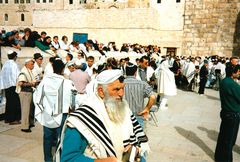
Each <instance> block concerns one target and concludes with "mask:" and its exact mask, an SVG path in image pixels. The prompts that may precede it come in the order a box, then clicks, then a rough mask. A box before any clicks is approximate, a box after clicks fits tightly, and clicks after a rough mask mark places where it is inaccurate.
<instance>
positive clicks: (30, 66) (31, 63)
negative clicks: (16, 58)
mask: <svg viewBox="0 0 240 162" xmlns="http://www.w3.org/2000/svg"><path fill="white" fill-rule="evenodd" d="M34 63H35V61H34V60H33V59H27V60H25V67H26V68H27V69H30V70H32V69H33V68H34Z"/></svg>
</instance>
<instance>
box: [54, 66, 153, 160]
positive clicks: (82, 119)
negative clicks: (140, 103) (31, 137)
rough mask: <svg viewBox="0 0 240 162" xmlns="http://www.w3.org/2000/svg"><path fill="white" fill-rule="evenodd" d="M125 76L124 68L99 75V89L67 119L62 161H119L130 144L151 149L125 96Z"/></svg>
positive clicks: (62, 146)
mask: <svg viewBox="0 0 240 162" xmlns="http://www.w3.org/2000/svg"><path fill="white" fill-rule="evenodd" d="M123 80H124V77H123V76H122V73H121V70H105V71H103V72H101V73H100V74H99V75H98V76H97V78H96V81H97V84H98V85H97V89H96V93H95V94H93V95H91V96H90V97H89V98H88V99H87V100H86V101H85V102H84V104H83V105H82V106H80V107H79V108H78V109H77V110H76V111H75V112H73V113H71V114H70V116H69V117H68V118H67V120H66V124H65V131H63V132H64V134H63V135H62V140H61V147H59V148H60V149H59V150H58V152H61V162H64V161H67V162H70V161H79V162H119V161H124V160H123V154H124V153H125V152H127V151H128V150H130V148H131V149H132V150H133V148H141V149H139V150H141V151H140V154H141V153H144V152H145V151H147V150H148V149H149V147H148V143H147V137H146V136H145V134H144V132H143V130H142V128H141V126H140V125H139V124H138V122H137V121H136V118H135V117H134V116H133V115H132V112H131V111H130V109H129V107H128V104H127V102H126V101H125V100H124V99H123V95H124V83H123ZM133 125H134V126H133ZM57 161H58V159H57Z"/></svg>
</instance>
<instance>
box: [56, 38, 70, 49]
mask: <svg viewBox="0 0 240 162" xmlns="http://www.w3.org/2000/svg"><path fill="white" fill-rule="evenodd" d="M58 43H59V46H60V48H61V49H63V50H67V49H69V45H68V44H66V43H65V42H63V41H62V40H60V41H59V42H58Z"/></svg>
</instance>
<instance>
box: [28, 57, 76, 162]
mask: <svg viewBox="0 0 240 162" xmlns="http://www.w3.org/2000/svg"><path fill="white" fill-rule="evenodd" d="M52 66H53V71H54V73H53V74H51V75H47V76H45V77H44V78H43V80H42V81H41V83H40V84H39V86H38V87H37V89H36V90H35V92H34V95H33V99H34V104H35V107H36V108H35V118H36V119H37V120H38V122H39V123H40V124H41V125H43V134H44V138H43V150H44V160H45V161H46V162H48V161H53V156H52V152H51V150H52V147H54V146H56V140H57V139H58V138H59V136H60V133H61V130H62V126H63V123H64V121H65V119H66V117H67V114H68V112H69V109H70V108H71V106H74V105H72V91H74V90H76V89H75V87H74V85H73V83H72V81H70V80H68V79H65V78H64V76H63V71H64V63H63V62H62V60H57V59H56V60H54V61H53V64H52Z"/></svg>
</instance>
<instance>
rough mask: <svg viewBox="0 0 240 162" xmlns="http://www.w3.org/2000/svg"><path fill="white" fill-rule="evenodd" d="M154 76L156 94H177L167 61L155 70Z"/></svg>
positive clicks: (172, 74)
mask: <svg viewBox="0 0 240 162" xmlns="http://www.w3.org/2000/svg"><path fill="white" fill-rule="evenodd" d="M155 75H156V77H157V85H158V88H157V93H159V94H164V95H167V96H174V95H176V94H177V88H176V84H175V78H174V73H173V72H172V71H171V70H169V64H168V60H165V61H163V62H162V63H161V65H160V66H159V67H158V68H157V69H156V71H155Z"/></svg>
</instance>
